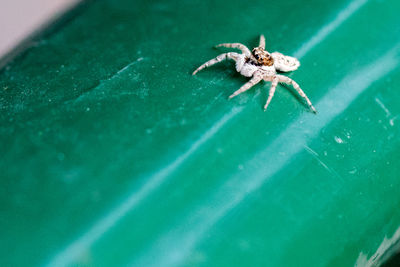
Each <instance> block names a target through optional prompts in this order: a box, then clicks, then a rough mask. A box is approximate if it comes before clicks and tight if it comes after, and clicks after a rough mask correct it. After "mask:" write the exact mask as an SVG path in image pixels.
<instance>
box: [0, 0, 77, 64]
mask: <svg viewBox="0 0 400 267" xmlns="http://www.w3.org/2000/svg"><path fill="white" fill-rule="evenodd" d="M78 1H79V0H0V58H1V57H2V56H3V55H5V54H6V53H7V52H9V51H10V50H11V49H13V48H14V47H15V46H16V45H18V44H19V42H21V41H22V40H23V39H25V38H26V37H28V36H29V35H30V34H31V33H33V32H34V31H35V30H37V29H39V28H40V27H41V26H42V25H44V24H46V23H47V22H48V21H49V20H51V19H52V18H54V17H55V16H57V15H58V14H60V13H62V12H63V11H64V10H66V9H68V8H70V7H71V6H73V5H74V4H76V3H77V2H78Z"/></svg>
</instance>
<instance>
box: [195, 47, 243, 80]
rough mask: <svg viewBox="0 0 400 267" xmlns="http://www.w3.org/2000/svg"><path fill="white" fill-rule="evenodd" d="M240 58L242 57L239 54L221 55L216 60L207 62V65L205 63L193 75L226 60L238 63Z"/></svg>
mask: <svg viewBox="0 0 400 267" xmlns="http://www.w3.org/2000/svg"><path fill="white" fill-rule="evenodd" d="M239 56H240V55H239V54H238V53H233V52H230V53H224V54H221V55H219V56H217V57H216V58H213V59H211V60H209V61H207V62H206V63H204V64H203V65H201V66H200V67H198V68H197V69H196V70H195V71H194V72H193V73H192V75H195V74H196V73H197V72H199V71H201V70H202V69H205V68H208V67H210V66H212V65H214V64H216V63H218V62H221V61H223V60H225V59H226V58H229V59H233V60H235V61H236V60H237V59H238V58H239Z"/></svg>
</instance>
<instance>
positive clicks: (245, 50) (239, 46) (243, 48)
mask: <svg viewBox="0 0 400 267" xmlns="http://www.w3.org/2000/svg"><path fill="white" fill-rule="evenodd" d="M221 46H223V47H227V48H236V49H240V51H242V53H243V54H244V55H245V56H246V57H251V56H252V54H251V52H250V49H248V48H247V46H245V45H244V44H240V43H223V44H219V45H216V46H215V47H221Z"/></svg>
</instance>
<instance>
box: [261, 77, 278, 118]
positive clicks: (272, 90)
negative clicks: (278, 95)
mask: <svg viewBox="0 0 400 267" xmlns="http://www.w3.org/2000/svg"><path fill="white" fill-rule="evenodd" d="M264 80H266V81H271V82H272V83H271V88H270V89H269V94H268V99H267V103H265V106H264V111H266V110H267V107H268V105H269V103H270V102H271V100H272V97H273V96H274V94H275V90H276V86H277V85H278V82H279V78H278V77H276V76H273V77H272V78H267V79H264Z"/></svg>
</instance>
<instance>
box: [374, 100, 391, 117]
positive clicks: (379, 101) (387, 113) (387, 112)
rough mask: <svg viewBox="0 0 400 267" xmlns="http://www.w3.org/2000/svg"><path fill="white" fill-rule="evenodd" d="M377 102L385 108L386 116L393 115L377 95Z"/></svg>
mask: <svg viewBox="0 0 400 267" xmlns="http://www.w3.org/2000/svg"><path fill="white" fill-rule="evenodd" d="M375 102H376V103H378V105H379V106H380V107H381V108H382V109H383V111H385V113H386V117H390V116H391V115H392V114H391V113H390V111H389V110H388V109H387V108H386V106H385V105H384V104H383V103H382V101H381V100H380V99H379V98H377V97H375Z"/></svg>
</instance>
